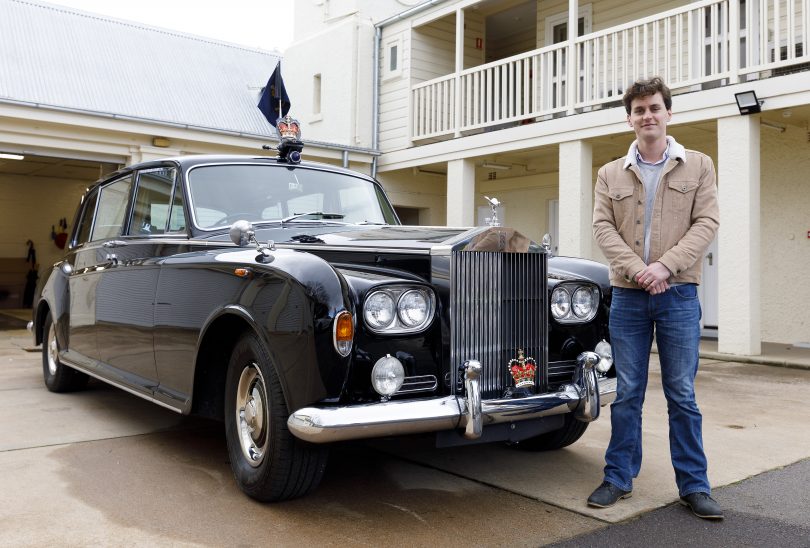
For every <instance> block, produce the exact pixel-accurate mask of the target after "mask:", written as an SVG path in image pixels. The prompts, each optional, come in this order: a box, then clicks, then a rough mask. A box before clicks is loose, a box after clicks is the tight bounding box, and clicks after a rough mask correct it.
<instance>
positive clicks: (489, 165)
mask: <svg viewBox="0 0 810 548" xmlns="http://www.w3.org/2000/svg"><path fill="white" fill-rule="evenodd" d="M481 167H485V168H487V169H499V170H502V171H506V170H507V169H512V164H498V163H495V162H484V163H483V164H481Z"/></svg>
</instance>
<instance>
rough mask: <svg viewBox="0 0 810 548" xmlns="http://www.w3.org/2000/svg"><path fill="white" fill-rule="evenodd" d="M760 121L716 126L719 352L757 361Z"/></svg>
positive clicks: (736, 119)
mask: <svg viewBox="0 0 810 548" xmlns="http://www.w3.org/2000/svg"><path fill="white" fill-rule="evenodd" d="M759 150H760V149H759V116H731V117H728V118H720V119H718V120H717V168H718V171H717V181H718V187H719V200H720V230H719V232H718V238H717V243H718V255H719V256H720V263H719V266H718V278H719V286H720V287H719V292H720V294H719V308H718V340H717V343H718V345H717V348H718V350H719V351H720V352H724V353H728V354H740V355H758V354H760V353H761V351H762V344H761V334H760V289H759V288H760V266H759V254H760V224H759V212H760V200H759V195H760V180H759Z"/></svg>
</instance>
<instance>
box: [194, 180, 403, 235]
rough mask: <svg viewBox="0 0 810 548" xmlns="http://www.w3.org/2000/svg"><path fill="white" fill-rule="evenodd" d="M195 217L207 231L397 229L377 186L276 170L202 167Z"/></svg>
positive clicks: (197, 185)
mask: <svg viewBox="0 0 810 548" xmlns="http://www.w3.org/2000/svg"><path fill="white" fill-rule="evenodd" d="M188 188H189V194H190V197H191V213H192V216H193V218H194V223H195V224H196V225H197V226H198V227H199V228H202V229H204V230H213V229H217V228H223V227H227V226H230V225H231V224H232V223H234V222H235V221H238V220H240V219H244V220H247V221H250V222H251V223H256V224H258V223H272V222H278V223H282V222H284V223H328V224H398V221H397V219H396V215H395V214H394V211H393V209H392V207H391V205H390V204H389V203H388V200H387V199H386V198H385V196H384V195H383V193H382V191H380V189H379V188H378V187H377V185H375V184H373V183H371V182H370V181H367V180H364V179H360V178H358V177H353V176H351V175H345V174H342V173H334V172H329V171H320V170H315V169H306V168H302V167H298V168H295V169H290V168H288V167H286V166H272V165H213V166H199V167H196V168H193V169H191V170H190V171H189V173H188Z"/></svg>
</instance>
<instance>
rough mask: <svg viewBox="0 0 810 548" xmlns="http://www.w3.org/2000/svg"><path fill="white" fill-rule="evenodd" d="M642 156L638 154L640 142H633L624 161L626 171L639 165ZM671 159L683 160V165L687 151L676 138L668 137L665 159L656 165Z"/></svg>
mask: <svg viewBox="0 0 810 548" xmlns="http://www.w3.org/2000/svg"><path fill="white" fill-rule="evenodd" d="M640 158H641V156H640V155H639V153H638V140H635V141H633V143H632V144H631V145H630V148H629V149H628V150H627V156H626V157H625V160H624V169H627V168H628V167H630V166H635V165H638V161H639V160H640ZM669 158H673V159H675V160H681V161H682V162H683V163H686V149H685V148H684V147H683V145H681V144H680V143H678V142H677V141H676V140H675V138H674V137H671V136H669V135H668V136H667V148H666V150H665V151H664V158H663V159H662V160H660V161H659V162H655V163H656V164H658V163H660V162H663V161H665V160H667V159H669Z"/></svg>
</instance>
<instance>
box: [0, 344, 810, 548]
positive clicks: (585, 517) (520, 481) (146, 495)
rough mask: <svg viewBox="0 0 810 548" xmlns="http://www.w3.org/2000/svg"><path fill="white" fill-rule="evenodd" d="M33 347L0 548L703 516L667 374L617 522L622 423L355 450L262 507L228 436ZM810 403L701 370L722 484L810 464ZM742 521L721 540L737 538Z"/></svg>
mask: <svg viewBox="0 0 810 548" xmlns="http://www.w3.org/2000/svg"><path fill="white" fill-rule="evenodd" d="M30 344H31V343H30V338H29V335H28V333H27V332H25V331H22V330H11V331H2V332H0V483H1V484H2V485H1V486H0V545H15V546H20V545H49V544H60V545H65V544H67V545H86V544H113V543H114V544H120V543H123V544H150V545H152V544H162V545H165V544H172V545H224V544H228V545H237V544H246V545H269V544H272V545H296V546H299V545H309V544H316V545H337V544H340V545H345V544H350V545H374V546H377V545H381V544H391V545H440V546H445V545H447V546H452V545H469V544H474V545H504V544H510V545H526V546H537V545H542V544H547V543H552V542H559V541H565V540H566V539H571V538H572V537H577V538H580V539H583V540H584V539H592V540H593V539H598V538H600V537H598V535H600V534H607V532H609V531H611V530H613V528H608V529H605V526H606V525H608V524H609V523H616V522H624V521H625V520H627V518H629V517H632V516H638V515H640V514H646V515H647V516H655V515H658V514H656V513H655V512H653V513H651V514H650V513H649V512H650V511H651V510H654V509H656V508H660V507H667V508H665V509H664V510H663V511H664V512H669V513H672V515H673V516H674V518H675V519H677V520H683V519H686V520H687V521H685V522H684V523H687V524H688V523H692V522H690V521H689V520H695V518H692V516H691V515H689V514H688V513H686V511H685V510H684V509H682V508H681V507H680V506H675V507H672V506H671V504H672V503H673V502H674V501H675V500H676V499H677V491H676V489H675V485H674V480H673V472H672V468H671V465H670V463H669V455H668V442H667V434H666V411H665V405H664V400H663V395H662V394H661V389H660V376H659V374H658V372H657V371H656V368H655V364H653V368H652V372H651V377H650V383H649V391H648V396H647V403H646V406H645V422H644V455H645V462H644V467H643V469H642V473H641V475H640V477H639V478H638V480H637V482H636V488H635V491H634V494H633V497H632V498H630V499H628V500H625V501H622V502H621V503H620V504H618V505H617V506H616V507H614V508H611V509H606V510H599V511H595V510H593V509H589V508H587V506H586V505H585V502H584V501H585V498H586V497H587V496H588V494H589V493H590V491H591V490H592V489H593V488H594V487H595V486H596V485H597V484H598V483H599V481H600V480H601V468H602V456H603V451H604V447H605V445H606V444H607V439H608V435H609V420H608V419H609V410H608V409H603V417H602V418H601V419H600V420H599V421H597V422H596V423H594V424H593V425H591V427H590V428H589V429H588V432H587V433H586V434H585V436H584V437H583V438H582V439H581V440H580V441H579V442H578V443H576V444H575V445H574V446H572V447H570V448H568V449H565V450H562V451H557V452H554V453H547V454H545V453H524V452H518V451H513V450H511V449H509V448H506V447H504V446H500V445H487V446H472V447H466V448H452V449H442V450H436V449H432V448H430V447H429V445H430V439H429V437H420V438H413V439H410V440H408V442H407V443H405V442H403V441H401V440H385V441H375V442H372V443H369V444H364V443H348V444H343V445H339V446H337V447H335V449H334V451H333V457H332V460H331V462H330V466H329V469H328V471H327V475H326V478H325V480H324V482H323V484H322V486H321V487H320V489H319V490H318V491H317V492H316V493H314V494H313V495H311V496H310V497H307V498H304V499H299V500H295V501H291V502H287V503H283V504H276V505H263V504H259V503H256V502H254V501H252V500H250V499H248V498H246V497H245V496H244V495H242V493H241V492H239V490H238V489H237V488H236V486H235V484H234V482H233V479H232V477H231V473H230V469H229V467H228V463H227V452H226V449H225V444H224V436H223V431H222V426H221V425H220V424H218V423H214V422H209V421H203V420H197V419H192V418H185V417H181V416H179V415H176V414H174V413H172V412H170V411H167V410H165V409H162V408H160V407H158V406H155V405H153V404H150V403H148V402H145V401H143V400H140V399H138V398H136V397H134V396H131V395H129V394H126V393H124V392H122V391H119V390H116V389H113V388H110V387H107V386H106V385H103V384H100V383H96V382H94V383H91V387H90V388H89V389H88V390H86V391H84V392H79V393H75V394H51V393H49V392H47V391H46V390H45V388H44V386H43V384H42V380H41V371H40V368H41V365H40V364H41V362H40V356H39V354H38V353H35V352H28V351H26V350H25V348H27V347H29V346H30ZM808 389H810V371H801V370H792V369H783V368H776V367H766V366H757V365H750V364H746V365H742V364H735V363H727V362H711V361H705V362H704V363H702V365H701V372H700V373H699V375H698V384H697V390H698V401H699V403H700V405H701V409H702V411H703V413H704V416H705V424H704V437H705V444H706V449H707V452H708V456H709V462H710V470H709V474H710V479H711V481H712V484H713V485H714V486H722V485H727V484H731V483H734V482H738V481H740V480H743V479H745V478H748V477H749V476H752V475H755V474H759V473H761V472H764V471H766V470H770V469H774V468H778V467H781V466H784V465H787V464H790V463H794V462H796V461H799V460H800V459H803V458H806V457H808V456H810V436H806V435H803V434H802V433H806V432H807V427H806V422H805V421H806V414H805V413H804V412H803V411H804V408H805V407H804V402H805V400H806V394H807V392H808ZM726 522H727V523H724V524H720V525H719V528H715V529H713V530H711V531H712V534H713V538H716V539H719V538H722V536H719V537H718V536H717V535H718V533H721V532H722V531H723V530H724V529H723V528H725V529H726V530H728V531H730V530H731V529H730V527H731V526H732V523H733V522H732V521H731V520H726ZM631 523H634V522H631ZM694 523H698V524H700V525H699V526H700V527H705V524H704V522H700V521H695V522H694ZM626 526H627V525H626V524H624V525H621V526H620V527H626ZM656 528H658V526H656ZM735 530H737V529H736V528H735ZM666 531H667V529H666V528H663V529H661V530H660V531H658V533H657V534H660V535H666ZM579 535H585V536H583V537H579ZM589 535H597V536H589ZM575 540H576V539H575ZM575 540H574V541H571V542H575ZM594 542H595V543H596V544H599V541H598V540H597V541H594Z"/></svg>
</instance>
